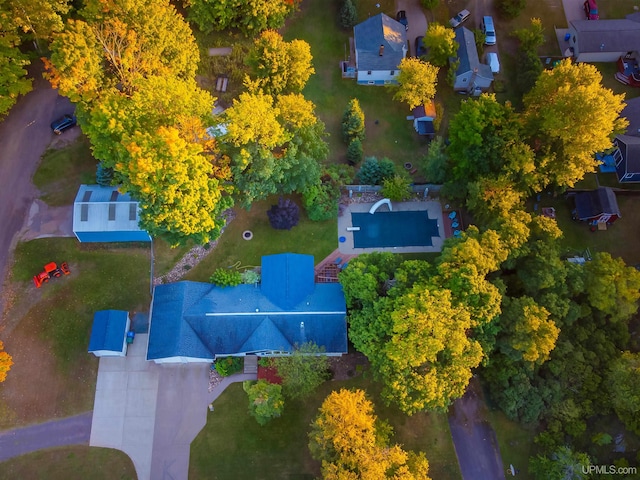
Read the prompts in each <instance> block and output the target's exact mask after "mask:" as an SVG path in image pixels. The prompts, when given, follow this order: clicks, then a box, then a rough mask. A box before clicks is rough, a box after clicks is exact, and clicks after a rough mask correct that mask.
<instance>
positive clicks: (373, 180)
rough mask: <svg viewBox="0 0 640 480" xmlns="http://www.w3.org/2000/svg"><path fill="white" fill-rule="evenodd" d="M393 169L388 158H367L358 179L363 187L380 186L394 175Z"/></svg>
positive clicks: (393, 166)
mask: <svg viewBox="0 0 640 480" xmlns="http://www.w3.org/2000/svg"><path fill="white" fill-rule="evenodd" d="M395 168H396V167H395V165H394V164H393V162H392V161H391V160H389V159H388V158H383V159H381V160H378V159H377V158H376V157H367V158H365V160H364V163H363V164H362V167H361V168H360V171H359V172H358V179H359V180H360V183H361V184H363V185H380V184H381V183H382V180H384V179H385V178H387V177H391V176H393V175H394V173H395Z"/></svg>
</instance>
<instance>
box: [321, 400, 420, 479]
mask: <svg viewBox="0 0 640 480" xmlns="http://www.w3.org/2000/svg"><path fill="white" fill-rule="evenodd" d="M391 432H392V430H391V427H390V426H388V425H386V424H383V423H382V422H380V421H379V420H378V418H377V417H376V415H375V414H374V412H373V404H372V403H371V402H370V401H369V400H367V399H366V397H365V393H364V391H362V390H354V391H349V390H345V389H341V390H340V391H333V392H331V393H330V394H329V396H328V397H327V398H326V399H325V400H324V402H323V403H322V406H321V407H320V410H319V413H318V416H317V417H316V419H315V420H314V421H313V423H312V424H311V432H310V433H309V450H310V451H311V455H312V456H313V457H314V458H315V459H317V460H321V461H322V478H323V479H325V480H338V479H343V480H344V479H356V478H371V479H374V478H375V479H387V478H388V479H396V480H419V479H421V480H429V477H428V472H429V463H428V462H427V459H426V458H425V457H424V454H415V453H413V452H405V451H404V450H402V448H400V446H398V445H392V446H390V445H389V444H388V442H389V436H390V435H391Z"/></svg>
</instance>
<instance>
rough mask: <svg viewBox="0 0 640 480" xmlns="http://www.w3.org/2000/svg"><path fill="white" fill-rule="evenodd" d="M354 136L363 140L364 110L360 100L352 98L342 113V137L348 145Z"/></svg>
mask: <svg viewBox="0 0 640 480" xmlns="http://www.w3.org/2000/svg"><path fill="white" fill-rule="evenodd" d="M356 138H357V139H358V140H360V141H362V140H364V112H363V111H362V108H361V107H360V101H359V100H358V99H357V98H352V99H351V100H349V103H348V104H347V108H346V109H345V110H344V113H343V114H342V139H343V140H344V143H346V144H347V145H348V144H350V143H351V142H352V141H353V140H355V139H356Z"/></svg>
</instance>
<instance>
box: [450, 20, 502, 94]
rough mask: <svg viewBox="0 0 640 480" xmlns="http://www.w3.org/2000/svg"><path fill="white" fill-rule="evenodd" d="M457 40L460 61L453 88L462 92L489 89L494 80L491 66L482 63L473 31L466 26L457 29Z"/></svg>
mask: <svg viewBox="0 0 640 480" xmlns="http://www.w3.org/2000/svg"><path fill="white" fill-rule="evenodd" d="M456 42H458V58H457V59H452V61H458V62H459V64H458V68H457V69H456V79H455V82H454V84H453V89H454V90H455V91H456V92H460V93H470V94H477V93H479V92H481V91H484V90H487V89H488V88H489V87H490V86H491V82H493V73H492V72H491V67H489V65H486V64H484V63H480V59H479V58H478V49H477V48H476V41H475V38H474V36H473V32H472V31H471V30H469V29H468V28H465V27H459V28H457V29H456Z"/></svg>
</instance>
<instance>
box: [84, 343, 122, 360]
mask: <svg viewBox="0 0 640 480" xmlns="http://www.w3.org/2000/svg"><path fill="white" fill-rule="evenodd" d="M91 353H93V354H94V355H95V356H96V357H124V356H125V355H126V354H127V347H126V345H125V346H124V351H122V352H114V351H113V350H96V351H95V352H91Z"/></svg>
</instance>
